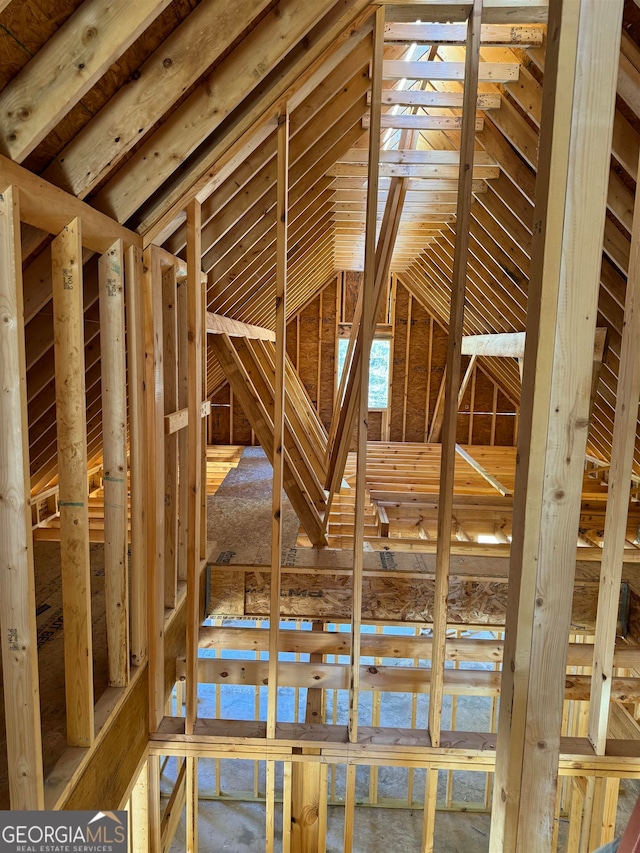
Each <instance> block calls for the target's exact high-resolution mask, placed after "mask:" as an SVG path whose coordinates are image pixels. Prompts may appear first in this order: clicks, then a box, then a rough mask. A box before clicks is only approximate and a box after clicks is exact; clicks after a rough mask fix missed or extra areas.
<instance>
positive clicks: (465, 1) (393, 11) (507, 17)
mask: <svg viewBox="0 0 640 853" xmlns="http://www.w3.org/2000/svg"><path fill="white" fill-rule="evenodd" d="M375 2H376V3H380V2H383V0H375ZM384 4H385V5H386V6H387V20H389V21H403V22H410V21H415V20H416V18H428V19H429V20H430V21H433V20H435V22H436V23H447V22H449V21H454V22H455V21H465V20H466V19H467V18H468V16H469V9H470V8H471V3H470V0H447V2H445V3H443V2H441V0H384ZM548 9H549V0H485V2H484V4H483V11H482V20H483V22H484V23H486V24H546V22H547V14H548Z"/></svg>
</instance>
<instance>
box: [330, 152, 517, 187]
mask: <svg viewBox="0 0 640 853" xmlns="http://www.w3.org/2000/svg"><path fill="white" fill-rule="evenodd" d="M438 153H440V152H438ZM326 174H327V175H328V177H330V178H343V177H344V178H366V177H367V167H366V165H365V164H363V163H335V164H334V165H333V166H331V167H330V168H329V169H327V172H326ZM499 175H500V167H499V166H498V165H493V166H475V165H474V167H473V178H474V180H484V181H489V180H493V179H494V178H497V177H499ZM457 176H458V166H457V165H454V164H450V165H449V164H442V165H439V164H434V165H429V164H420V163H416V164H414V163H383V162H381V163H380V177H382V178H447V179H451V178H456V177H457Z"/></svg>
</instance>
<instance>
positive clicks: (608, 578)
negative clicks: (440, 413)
mask: <svg viewBox="0 0 640 853" xmlns="http://www.w3.org/2000/svg"><path fill="white" fill-rule="evenodd" d="M639 339H640V204H637V203H636V205H635V209H634V215H633V233H632V235H631V253H630V258H629V275H628V278H627V289H626V294H625V307H624V325H623V328H622V343H621V345H620V371H619V375H618V390H617V394H616V410H615V420H614V424H613V440H612V447H611V469H610V472H609V487H608V497H607V510H606V516H605V525H604V545H603V549H602V563H601V567H600V587H599V591H598V611H597V619H596V634H595V640H594V647H593V672H592V675H591V694H590V700H589V732H588V736H589V740H590V741H591V743H592V745H593V748H594V749H595V751H596V753H597V754H598V755H604V750H605V746H606V739H607V728H608V725H609V707H610V701H611V681H612V679H613V675H614V669H613V652H614V647H615V642H616V626H617V623H618V603H619V600H620V583H621V580H622V561H623V559H624V547H625V538H626V532H627V515H628V509H629V491H630V488H631V474H632V470H633V455H634V450H635V438H636V426H637V419H638V397H639V396H640V359H638V357H637V350H636V347H637V346H638V340H639Z"/></svg>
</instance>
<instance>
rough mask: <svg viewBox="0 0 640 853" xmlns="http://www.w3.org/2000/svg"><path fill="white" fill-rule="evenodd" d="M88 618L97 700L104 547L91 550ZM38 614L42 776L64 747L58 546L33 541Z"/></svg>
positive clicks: (1, 779)
mask: <svg viewBox="0 0 640 853" xmlns="http://www.w3.org/2000/svg"><path fill="white" fill-rule="evenodd" d="M90 555H91V614H92V625H93V629H92V640H93V675H94V679H93V689H94V695H95V698H96V699H98V698H99V697H100V696H101V694H102V693H103V691H104V690H105V688H106V687H107V648H106V646H107V644H106V622H105V612H104V546H103V545H91V551H90ZM34 562H35V576H36V613H37V624H38V665H39V670H40V713H41V715H42V750H43V759H44V774H45V777H46V776H47V774H48V773H49V772H50V771H51V770H52V769H53V767H54V765H55V763H56V761H57V760H58V759H59V758H60V756H61V755H62V753H63V752H64V750H65V748H66V725H67V718H66V712H65V698H64V665H63V661H64V642H63V632H62V586H61V581H60V543H59V542H35V543H34ZM0 808H2V809H7V808H9V791H8V782H7V744H6V737H5V720H4V703H0Z"/></svg>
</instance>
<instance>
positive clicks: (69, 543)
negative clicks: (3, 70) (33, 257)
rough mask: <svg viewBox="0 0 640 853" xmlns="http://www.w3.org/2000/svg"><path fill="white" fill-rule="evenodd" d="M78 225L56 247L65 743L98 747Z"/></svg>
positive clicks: (53, 256)
mask: <svg viewBox="0 0 640 853" xmlns="http://www.w3.org/2000/svg"><path fill="white" fill-rule="evenodd" d="M81 227H82V226H81V222H80V220H79V219H74V220H72V221H71V222H70V223H69V224H68V225H66V226H65V227H64V229H63V230H62V232H61V233H60V234H59V235H58V236H57V237H56V238H55V240H54V241H53V243H52V245H51V265H52V270H51V272H52V283H53V331H54V341H53V343H54V352H55V372H56V420H57V427H58V478H59V484H60V491H59V501H58V506H59V507H60V558H61V565H62V606H63V618H64V624H65V631H64V670H65V695H66V705H67V741H68V744H69V745H70V746H85V747H88V746H91V744H92V743H93V740H94V733H95V728H94V714H93V703H94V699H93V654H92V637H91V577H90V562H89V518H88V507H87V499H88V489H87V477H86V471H87V467H88V465H87V433H86V429H87V424H86V416H85V366H84V340H83V319H84V311H83V300H82V266H81V258H82V236H81Z"/></svg>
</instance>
